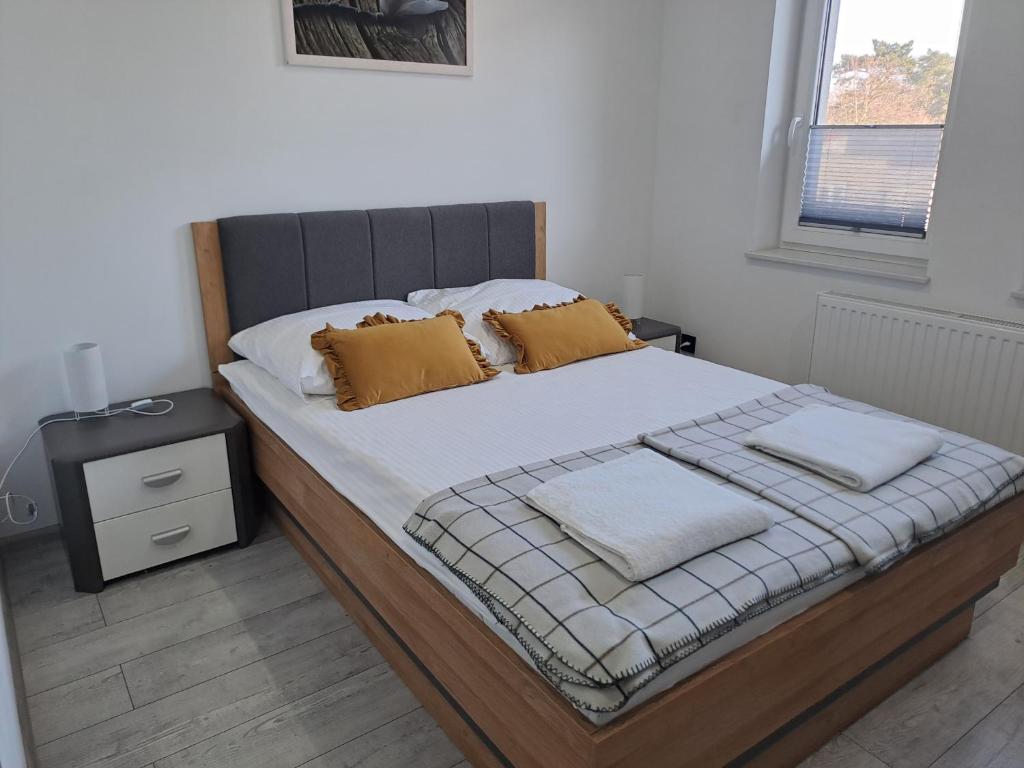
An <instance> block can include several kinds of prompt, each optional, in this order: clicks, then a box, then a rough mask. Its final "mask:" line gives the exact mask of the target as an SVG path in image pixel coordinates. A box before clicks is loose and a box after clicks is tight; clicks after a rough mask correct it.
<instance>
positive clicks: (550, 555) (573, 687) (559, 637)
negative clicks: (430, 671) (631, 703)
mask: <svg viewBox="0 0 1024 768" xmlns="http://www.w3.org/2000/svg"><path fill="white" fill-rule="evenodd" d="M636 450H647V449H646V448H644V447H643V446H642V445H641V444H640V443H639V441H635V440H634V441H630V442H627V443H623V444H620V445H615V446H606V447H602V448H598V449H595V450H590V451H581V452H579V453H574V454H572V455H569V456H561V457H559V458H556V459H551V460H549V461H542V462H539V463H537V464H531V465H529V466H523V467H515V468H513V469H510V470H508V471H505V472H498V473H496V474H492V475H488V476H486V477H482V478H480V479H478V480H473V481H471V482H467V483H463V484H461V485H457V486H454V487H452V488H449V489H447V490H445V491H442V492H440V493H437V494H434V495H433V496H431V497H430V498H428V499H426V500H425V501H424V502H423V503H421V504H420V505H419V507H418V508H417V510H416V512H415V514H413V516H412V517H411V518H410V519H409V521H408V522H407V523H406V525H405V530H406V531H407V532H408V533H409V534H411V535H412V536H413V537H414V538H415V539H416V540H417V541H418V542H419V543H420V544H422V545H423V546H424V547H426V548H427V549H429V550H430V551H431V552H433V553H434V555H436V556H437V557H438V558H439V559H440V560H442V561H443V562H444V563H445V565H447V567H448V568H449V569H450V570H451V571H452V572H453V573H455V574H456V575H457V576H458V577H459V578H460V579H461V580H462V581H463V582H465V583H466V584H467V585H468V586H469V587H470V589H472V590H473V592H474V593H475V594H476V596H477V597H478V598H479V599H480V600H481V601H482V602H483V603H484V605H486V606H487V607H488V609H489V610H490V611H491V613H492V614H493V615H494V616H495V617H496V618H497V619H498V621H499V622H501V624H503V625H504V626H505V627H506V628H507V629H508V630H509V631H510V632H511V633H512V634H513V635H514V636H515V637H516V638H517V639H518V641H519V642H520V643H521V644H522V646H523V648H524V649H525V650H526V651H527V652H528V653H529V655H530V657H531V658H532V659H533V660H534V662H535V664H536V666H537V668H538V669H539V670H540V671H541V673H543V674H544V675H545V677H547V679H548V680H549V681H550V682H551V683H552V684H553V685H554V686H555V687H556V688H558V689H559V690H560V691H561V692H562V693H563V694H564V695H565V696H566V697H567V698H568V699H569V700H570V701H572V702H573V703H574V704H575V705H576V706H577V707H579V708H581V709H585V710H590V711H593V712H613V711H616V710H618V709H620V708H621V707H622V706H624V705H625V704H626V702H627V701H628V700H629V698H630V697H631V696H632V695H633V694H635V693H636V692H637V691H639V690H640V689H641V688H643V687H644V686H645V685H647V684H648V683H650V682H651V681H652V680H654V679H655V678H656V677H657V676H658V675H659V674H660V673H661V672H663V671H664V670H665V669H667V668H668V667H670V666H671V665H672V664H674V663H676V662H678V661H680V660H681V659H684V658H686V657H687V656H689V655H690V654H692V653H693V652H695V651H697V650H699V649H700V648H702V647H704V646H705V645H707V644H708V643H709V642H711V641H712V640H714V639H715V638H717V637H719V636H721V635H723V634H725V633H727V632H729V631H730V630H732V629H733V628H735V627H737V626H739V625H740V624H741V623H742V622H744V621H747V620H748V619H750V618H752V617H754V616H757V615H759V614H761V613H763V612H765V611H767V610H768V609H769V608H772V607H773V606H776V605H778V604H780V603H783V602H785V601H786V600H789V599H790V598H793V597H795V596H797V595H800V594H802V593H804V592H805V591H806V590H808V589H811V588H813V587H816V586H818V585H820V584H823V583H825V582H827V581H829V580H831V579H833V578H835V577H837V576H839V575H841V574H843V573H845V572H847V571H849V570H850V569H852V568H854V567H855V566H856V559H855V557H854V555H853V553H852V552H851V551H850V549H849V547H847V546H846V544H844V543H843V542H842V541H841V540H840V539H838V538H837V537H836V536H834V535H832V534H830V533H828V532H827V531H825V530H823V529H821V528H820V527H818V526H816V525H814V524H812V523H810V522H808V521H807V520H804V519H803V518H801V517H800V516H798V515H794V514H793V513H792V512H789V511H787V510H785V509H783V508H782V507H780V506H778V505H776V504H772V503H771V502H768V501H765V500H764V499H759V498H758V497H757V496H756V495H755V494H752V493H750V492H748V491H745V490H743V489H742V488H739V487H738V486H735V485H730V486H729V487H730V489H731V490H733V491H735V492H737V493H740V494H742V495H744V496H747V497H748V498H753V499H755V500H757V501H759V503H762V504H764V505H765V507H766V508H767V509H768V510H769V511H770V513H771V514H772V516H773V519H774V525H772V527H771V528H769V529H768V530H767V531H764V532H763V533H760V534H757V535H756V536H752V537H750V538H747V539H743V540H741V541H737V542H734V543H732V544H729V545H728V546H725V547H722V548H721V549H718V550H716V551H714V552H709V553H707V554H705V555H702V556H700V557H697V558H694V559H693V560H690V561H688V562H686V563H683V564H681V565H679V566H677V567H675V568H672V569H671V570H669V571H666V572H665V573H662V574H659V575H658V576H655V577H654V578H651V579H648V580H647V581H643V582H636V583H634V582H629V581H626V580H625V579H623V578H622V577H621V576H620V575H619V574H618V573H617V572H616V571H615V570H614V569H612V568H611V567H610V566H609V565H607V564H606V563H605V562H604V561H602V560H601V559H599V558H598V557H596V556H595V555H594V554H593V553H591V552H590V551H589V550H587V549H585V548H584V547H582V546H581V545H579V544H578V543H576V542H575V541H574V540H572V539H570V538H569V537H567V536H566V535H565V534H563V533H562V532H561V530H560V529H559V527H558V525H557V524H556V523H554V522H553V521H552V520H550V519H549V518H547V517H545V516H544V515H542V514H541V513H539V512H537V511H536V510H534V509H533V508H532V507H530V506H529V505H528V504H527V503H526V502H525V501H524V500H523V497H524V496H525V495H526V493H527V492H528V491H530V489H532V488H533V487H534V486H535V485H537V484H538V483H541V482H544V481H546V480H550V479H551V478H553V477H556V476H557V475H560V474H563V473H565V472H573V471H576V470H579V469H583V468H585V467H589V466H593V465H595V464H597V463H601V462H605V461H608V460H609V459H613V458H616V457H619V456H623V455H625V454H626V453H630V452H633V451H636ZM683 466H687V465H685V464H684V465H683ZM687 468H688V469H691V470H693V471H695V472H699V473H700V474H701V475H703V476H704V477H706V478H707V479H709V480H710V481H711V482H715V483H718V484H725V482H726V481H725V480H723V479H721V478H719V477H717V476H715V475H713V474H710V473H706V472H703V471H701V470H699V469H694V468H693V467H689V466H687Z"/></svg>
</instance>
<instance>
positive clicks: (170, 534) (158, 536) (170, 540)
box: [149, 525, 192, 547]
mask: <svg viewBox="0 0 1024 768" xmlns="http://www.w3.org/2000/svg"><path fill="white" fill-rule="evenodd" d="M191 532H192V526H191V525H183V526H181V527H180V528H172V529H171V530H169V531H164V532H163V533H154V534H153V535H152V536H150V537H149V538H151V539H152V540H153V543H154V544H156V545H158V546H161V547H166V546H169V545H171V544H177V543H178V542H179V541H181V540H182V539H184V538H185V537H186V536H188V535H189V533H191Z"/></svg>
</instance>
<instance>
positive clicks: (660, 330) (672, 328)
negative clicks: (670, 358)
mask: <svg viewBox="0 0 1024 768" xmlns="http://www.w3.org/2000/svg"><path fill="white" fill-rule="evenodd" d="M633 335H634V336H636V337H637V338H638V339H641V340H642V341H646V342H647V343H648V344H650V345H651V346H653V347H660V348H661V349H667V350H668V351H669V352H681V353H682V354H685V355H696V354H697V338H696V337H695V336H689V335H688V334H685V333H683V329H682V328H680V327H679V326H678V325H673V324H672V323H663V322H661V321H660V320H652V319H651V318H649V317H639V318H637V319H636V320H634V321H633Z"/></svg>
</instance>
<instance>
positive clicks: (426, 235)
mask: <svg viewBox="0 0 1024 768" xmlns="http://www.w3.org/2000/svg"><path fill="white" fill-rule="evenodd" d="M217 223H218V229H219V232H220V248H221V254H222V260H223V267H224V290H225V293H226V298H227V309H228V319H229V322H230V332H231V333H237V332H238V331H240V330H243V329H245V328H249V327H250V326H253V325H256V324H258V323H261V322H263V321H265V320H270V319H271V318H274V317H278V316H280V315H286V314H291V313H293V312H301V311H302V310H304V309H312V308H315V307H322V306H327V305H330V304H340V303H343V302H347V301H361V300H364V299H373V298H380V299H384V298H387V299H404V298H405V297H406V296H407V295H408V294H409V293H410V292H412V291H415V290H419V289H421V288H449V287H453V286H459V285H473V284H475V283H480V282H483V281H485V280H490V279H494V278H502V277H506V278H508V277H513V278H516V277H518V278H531V277H534V276H535V275H536V264H537V262H536V256H537V253H536V248H537V246H536V242H537V241H536V224H537V222H536V219H535V208H534V203H532V202H505V203H484V204H474V205H442V206H436V207H429V208H387V209H379V210H369V211H326V212H320V213H298V214H295V213H283V214H268V215H263V216H237V217H234V218H228V219H220V220H219V221H218V222H217Z"/></svg>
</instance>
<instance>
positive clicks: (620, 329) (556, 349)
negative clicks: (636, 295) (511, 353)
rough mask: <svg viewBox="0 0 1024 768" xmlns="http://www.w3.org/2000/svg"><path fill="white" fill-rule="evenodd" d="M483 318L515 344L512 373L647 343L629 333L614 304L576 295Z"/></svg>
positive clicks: (542, 367)
mask: <svg viewBox="0 0 1024 768" xmlns="http://www.w3.org/2000/svg"><path fill="white" fill-rule="evenodd" d="M483 319H484V322H485V323H487V324H488V325H490V326H491V327H492V328H494V332H495V333H497V334H498V336H500V337H502V338H504V339H508V340H509V341H511V342H512V344H514V345H515V347H516V352H517V353H518V357H519V359H518V361H517V362H516V368H515V370H516V373H535V372H537V371H546V370H548V369H550V368H558V367H559V366H562V365H567V364H569V363H575V362H576V361H577V360H586V359H587V358H590V357H598V356H600V355H610V354H613V353H615V352H628V351H630V350H633V349H640V348H641V347H646V346H647V344H646V343H645V342H643V341H639V340H637V339H630V338H629V332H630V330H632V328H633V324H632V323H630V322H629V319H628V318H626V317H625V316H624V315H623V314H622V313H621V312H620V311H619V308H618V307H616V306H615V305H614V304H602V303H601V302H599V301H596V300H595V299H588V298H586V297H584V296H578V297H577V298H576V300H575V301H570V302H567V303H565V304H558V305H556V306H553V307H551V306H548V305H546V304H539V305H537V306H536V307H534V308H533V309H531V310H528V311H526V312H498V311H497V310H494V309H491V310H488V311H487V312H485V313H484V315H483Z"/></svg>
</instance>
